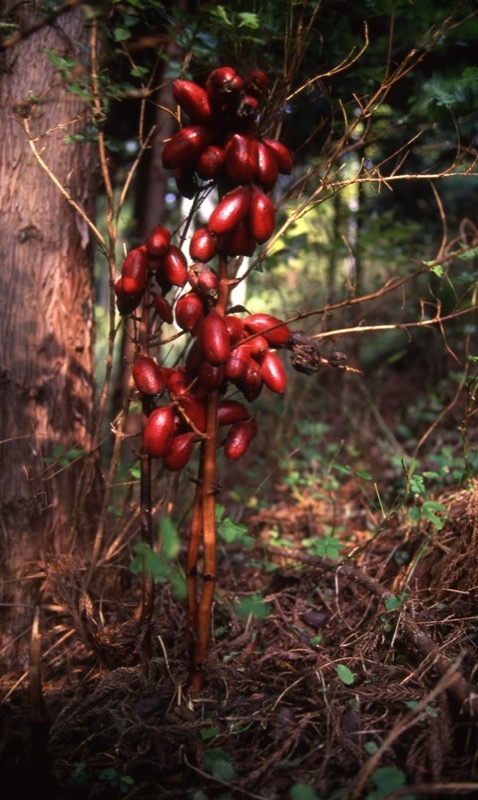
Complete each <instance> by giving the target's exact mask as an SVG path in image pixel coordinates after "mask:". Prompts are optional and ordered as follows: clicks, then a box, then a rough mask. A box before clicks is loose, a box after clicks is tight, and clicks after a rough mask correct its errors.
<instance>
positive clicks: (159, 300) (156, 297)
mask: <svg viewBox="0 0 478 800" xmlns="http://www.w3.org/2000/svg"><path fill="white" fill-rule="evenodd" d="M151 297H152V298H153V305H154V309H155V311H156V313H157V315H158V317H159V318H160V319H161V320H162V321H163V322H167V323H168V325H171V323H172V321H173V310H172V308H171V306H170V304H169V303H168V301H167V300H166V298H165V297H163V295H162V294H158V292H151Z"/></svg>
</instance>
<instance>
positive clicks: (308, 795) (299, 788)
mask: <svg viewBox="0 0 478 800" xmlns="http://www.w3.org/2000/svg"><path fill="white" fill-rule="evenodd" d="M290 797H291V800H320V797H319V795H318V794H317V792H316V791H315V790H314V789H313V788H312V786H308V785H307V784H306V783H296V784H295V785H294V786H292V788H291V790H290Z"/></svg>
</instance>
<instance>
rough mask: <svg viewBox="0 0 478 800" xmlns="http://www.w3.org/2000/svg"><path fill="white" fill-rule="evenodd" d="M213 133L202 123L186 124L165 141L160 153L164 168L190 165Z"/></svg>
mask: <svg viewBox="0 0 478 800" xmlns="http://www.w3.org/2000/svg"><path fill="white" fill-rule="evenodd" d="M213 135H214V133H213V131H212V130H210V129H209V128H205V127H204V126H203V125H187V126H186V127H185V128H182V129H181V130H180V131H178V132H177V133H176V134H175V135H174V136H173V138H172V139H170V140H169V142H166V144H165V146H164V150H163V154H162V161H163V166H164V167H166V169H176V168H178V167H180V168H181V169H184V168H186V167H189V166H192V165H193V164H194V163H195V161H196V159H197V158H199V156H200V155H201V153H202V151H203V150H204V148H205V147H207V146H208V145H209V144H210V143H211V139H212V137H213Z"/></svg>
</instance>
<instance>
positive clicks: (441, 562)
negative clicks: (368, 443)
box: [0, 483, 478, 800]
mask: <svg viewBox="0 0 478 800" xmlns="http://www.w3.org/2000/svg"><path fill="white" fill-rule="evenodd" d="M340 491H341V513H342V514H343V516H344V518H345V520H346V528H345V531H344V534H343V538H344V542H347V543H348V544H347V547H348V552H347V551H343V552H342V554H341V559H340V566H337V563H336V562H333V561H330V560H328V559H325V558H320V557H318V556H313V555H311V554H310V552H309V551H308V550H307V549H306V548H305V547H303V546H302V541H303V540H304V538H305V539H308V538H310V537H311V536H312V535H313V534H314V532H317V530H318V529H319V528H320V527H321V526H323V525H324V523H326V522H327V521H328V516H330V513H331V509H332V506H331V505H329V504H327V503H326V502H325V501H323V500H322V501H319V500H316V501H313V500H312V499H310V498H309V499H308V501H307V502H306V503H305V504H304V505H303V507H301V506H296V509H295V511H296V513H295V515H294V514H293V513H292V511H293V507H292V506H291V502H290V498H289V499H287V498H286V497H284V496H282V499H281V500H280V501H278V502H277V503H276V504H275V505H271V506H269V507H268V508H267V510H266V511H260V512H258V513H256V514H254V515H252V516H251V517H250V519H249V524H250V531H251V532H252V533H253V534H254V537H255V545H254V548H253V549H252V550H247V551H244V549H239V548H236V549H235V548H234V547H232V546H229V547H228V548H227V551H226V550H223V552H222V555H221V559H220V580H219V587H220V588H219V591H218V597H217V603H216V607H215V614H214V630H215V640H214V644H213V647H212V651H211V655H210V659H209V665H208V673H207V676H206V679H205V685H204V691H203V692H202V694H201V696H197V697H194V698H193V699H192V698H190V697H188V694H187V688H186V687H187V662H188V658H187V652H186V648H185V645H184V636H183V631H184V624H185V618H184V617H185V615H184V607H183V604H182V603H179V602H178V601H177V600H175V599H174V598H173V596H172V594H171V590H170V588H169V587H168V586H163V587H162V588H161V590H160V592H159V596H158V598H157V615H156V617H155V623H154V636H153V648H154V652H153V656H152V658H151V659H150V660H149V662H148V663H141V655H140V654H141V652H142V651H143V645H142V643H141V640H140V638H141V637H140V634H139V631H138V626H137V624H136V623H135V622H134V621H132V620H131V619H128V618H127V617H126V614H124V612H123V614H124V618H123V619H122V618H121V614H120V612H119V611H116V612H115V613H111V614H109V615H108V616H109V620H108V624H106V625H105V626H104V627H102V628H101V627H96V625H94V624H93V621H92V618H91V617H90V616H89V614H88V609H87V608H86V607H84V608H83V610H82V611H81V612H80V611H79V610H78V607H79V606H81V603H78V602H77V601H78V592H79V589H78V585H76V586H75V587H74V591H73V588H72V581H71V578H72V576H73V575H74V574H75V570H74V565H73V564H72V563H67V562H64V563H58V564H57V565H56V568H55V571H54V574H53V573H52V577H51V579H52V581H54V582H55V584H56V593H57V596H58V597H60V596H62V601H63V604H64V606H65V607H66V606H67V605H68V604H69V603H70V608H71V607H73V606H74V607H75V612H74V613H72V614H71V615H70V621H69V624H68V623H67V621H66V618H65V622H64V625H63V626H62V627H59V626H58V625H57V627H56V629H55V630H53V631H51V632H50V633H49V634H48V635H44V637H43V641H42V647H43V653H44V656H43V696H44V712H43V709H42V707H41V706H40V705H39V704H38V702H37V700H35V697H33V700H32V699H31V698H29V694H28V682H27V680H26V676H24V679H23V680H22V679H21V678H20V679H19V678H18V676H11V675H10V676H5V677H4V678H3V681H2V689H3V693H4V694H8V700H7V701H5V702H3V703H2V705H1V706H0V711H1V715H2V717H1V723H2V738H1V743H0V746H1V748H2V764H3V767H2V769H3V772H2V776H1V778H2V787H3V791H2V797H5V798H10V797H11V798H16V799H17V798H20V797H25V798H27V797H28V798H30V797H34V796H41V795H42V792H43V795H42V796H45V797H49V798H52V799H53V798H73V799H75V798H78V800H80V798H91V800H93V798H117V797H123V796H124V797H128V798H136V797H138V798H139V797H140V798H145V800H148V799H149V798H151V800H153V798H159V797H164V798H194V799H195V800H204V799H206V798H221V797H222V798H224V800H226V798H238V800H239V798H264V800H265V799H266V798H267V800H276V799H278V798H289V797H291V796H292V797H297V798H304V800H306V799H307V798H309V797H311V798H313V797H314V796H315V795H314V794H308V793H307V790H306V788H304V786H303V784H305V785H306V786H308V787H313V790H315V793H316V795H317V796H318V797H321V798H332V797H343V798H348V799H349V800H352V798H379V797H401V796H405V795H406V796H408V797H426V798H435V797H466V798H473V797H477V796H478V764H477V763H476V745H477V736H476V734H477V729H476V713H477V712H478V705H477V700H476V697H477V695H476V689H474V688H473V682H474V681H476V680H477V676H476V664H477V639H476V620H477V616H476V598H477V591H478V564H477V557H476V554H477V553H478V541H477V540H478V483H477V484H475V485H473V486H472V487H471V488H470V489H469V490H463V491H461V492H458V493H450V494H449V495H448V496H447V497H446V498H445V499H446V502H447V507H448V521H447V523H446V525H445V526H444V527H443V528H442V529H441V530H440V531H439V532H436V531H434V530H433V529H432V528H431V526H430V524H429V523H427V524H423V523H422V524H420V525H417V526H416V527H415V529H411V528H410V527H409V525H406V526H404V525H401V524H400V516H399V515H397V516H395V517H392V518H391V519H389V520H388V521H387V524H386V525H383V526H380V524H376V526H375V528H376V532H375V534H374V535H373V536H371V535H370V533H369V532H367V531H369V530H370V527H371V525H370V523H371V520H370V519H367V518H366V514H367V513H369V511H367V510H366V509H365V508H362V507H361V503H360V497H359V496H357V495H356V494H354V492H353V489H352V486H351V485H350V484H342V486H341V490H340ZM347 495H348V496H347ZM333 499H334V501H335V503H336V502H337V498H333ZM329 521H330V520H329ZM375 522H376V523H377V522H378V520H375ZM351 539H352V540H354V541H355V544H354V545H353V546H352V547H351V546H350V541H351ZM77 579H78V582H79V581H80V578H79V577H78V575H77ZM65 587H68V589H67V588H65ZM224 587H229V588H228V589H225V588H224ZM231 587H232V588H231ZM68 592H69V597H68ZM254 592H260V593H261V594H262V595H263V597H264V601H265V602H266V603H267V611H268V613H267V616H264V617H263V618H257V617H256V618H254V617H253V616H250V617H249V618H247V619H246V620H244V619H242V620H241V619H240V618H239V617H238V616H237V615H236V614H235V613H234V600H235V599H236V598H237V597H241V596H247V595H250V594H251V593H252V594H253V593H254ZM134 593H135V586H134V581H133V583H132V584H131V586H130V589H129V600H130V602H132V603H133V602H134V601H135V594H134ZM392 595H393V598H399V600H400V602H398V603H396V602H395V600H394V599H393V598H392V599H390V598H391V596H392ZM73 597H74V598H75V599H74V602H73ZM125 597H126V598H127V599H128V594H126V595H125ZM107 600H108V597H107V595H105V596H104V598H103V601H104V606H105V608H106V607H107ZM395 606H396V607H395ZM123 608H124V606H123ZM387 608H389V609H390V610H388V611H387ZM105 616H106V615H105ZM65 635H66V636H67V638H66V639H65V638H64V637H65ZM62 640H63V641H62ZM341 666H343V667H347V670H341ZM32 716H33V718H32ZM386 766H389V767H394V768H396V769H399V770H402V775H403V776H404V777H405V778H406V787H405V785H402V787H400V777H397V773H396V772H395V773H394V772H393V770H392V773H391V775H392V777H391V780H392V784H391V785H390V788H389V790H388V791H386V793H385V794H383V793H379V790H377V787H376V782H375V784H374V778H376V777H377V775H378V777H380V775H383V774H384V773H383V772H382V773H380V772H377V770H379V769H382V768H383V767H386ZM394 775H395V777H394ZM393 781H395V785H394V784H393ZM396 781H398V783H397V782H396ZM374 786H375V793H374ZM293 787H295V790H294V791H295V792H296V794H292V795H291V794H290V791H291V789H292V788H293ZM400 788H402V789H405V788H406V791H404V792H402V793H400V792H399V790H400ZM338 790H341V792H339V793H337V794H334V792H338ZM309 791H311V789H309ZM397 792H398V793H397Z"/></svg>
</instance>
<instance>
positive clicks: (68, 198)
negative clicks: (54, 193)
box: [22, 119, 106, 252]
mask: <svg viewBox="0 0 478 800" xmlns="http://www.w3.org/2000/svg"><path fill="white" fill-rule="evenodd" d="M22 125H23V127H24V129H25V133H26V135H27V140H28V144H29V146H30V149H31V151H32V153H33V155H34V157H35V159H36V160H37V161H38V163H39V165H40V167H41V168H42V169H43V170H44V172H46V174H47V175H48V177H49V178H50V180H51V181H52V182H53V183H54V184H55V186H56V188H57V189H58V190H59V192H60V193H61V194H62V195H63V197H64V198H65V200H66V201H67V202H68V203H69V204H70V206H72V207H73V208H74V209H75V211H76V212H77V213H78V214H79V215H80V217H81V218H82V220H83V221H84V222H86V224H87V226H88V227H89V229H90V230H91V232H92V233H93V235H94V236H95V238H96V239H97V241H98V243H99V244H100V245H101V246H102V248H103V249H104V251H105V252H106V242H105V240H104V237H103V235H102V234H101V233H100V231H99V230H98V228H97V227H96V225H95V224H94V222H92V220H91V219H90V217H89V216H88V214H87V213H86V211H84V209H83V208H82V207H81V206H80V205H79V204H78V203H77V202H76V200H73V198H72V196H71V194H70V193H69V192H67V190H66V189H65V187H64V186H63V184H62V183H61V182H60V181H59V180H58V178H57V177H56V175H55V174H54V173H53V172H52V171H51V169H50V167H49V166H48V164H47V163H46V162H45V161H44V160H43V158H42V157H41V155H40V153H39V152H38V150H37V147H36V144H35V139H34V138H33V136H32V135H31V131H30V125H29V122H28V119H23V120H22Z"/></svg>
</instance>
